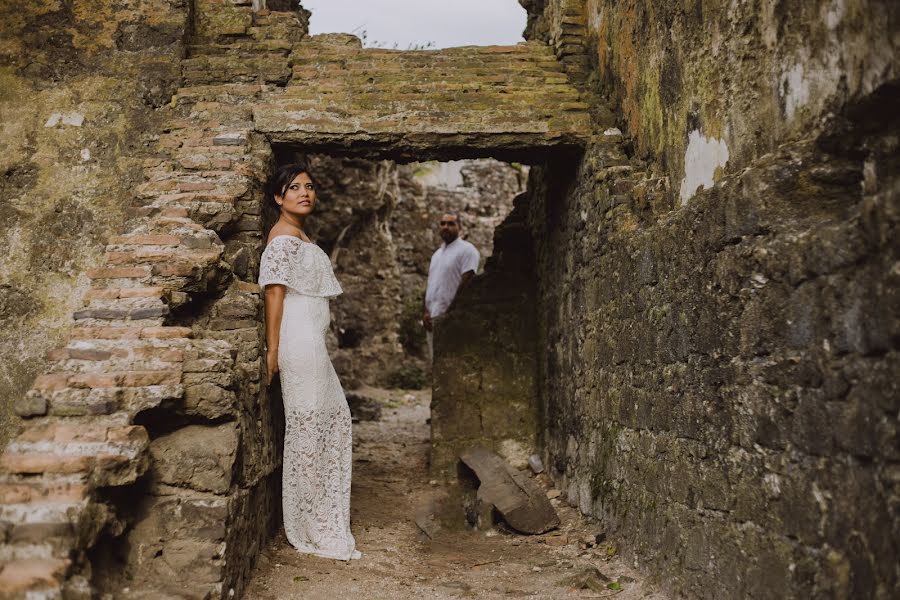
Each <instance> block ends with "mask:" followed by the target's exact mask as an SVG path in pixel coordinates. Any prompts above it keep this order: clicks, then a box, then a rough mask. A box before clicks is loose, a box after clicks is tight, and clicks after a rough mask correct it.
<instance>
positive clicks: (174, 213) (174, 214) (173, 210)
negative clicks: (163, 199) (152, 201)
mask: <svg viewBox="0 0 900 600" xmlns="http://www.w3.org/2000/svg"><path fill="white" fill-rule="evenodd" d="M159 214H160V216H163V217H169V218H186V217H187V216H188V209H186V208H183V207H181V206H170V207H169V208H164V209H162V210H161V211H160V212H159Z"/></svg>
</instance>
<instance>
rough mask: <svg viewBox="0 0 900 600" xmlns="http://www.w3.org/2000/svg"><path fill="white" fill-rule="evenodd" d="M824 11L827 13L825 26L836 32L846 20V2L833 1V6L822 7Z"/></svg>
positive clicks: (842, 0)
mask: <svg viewBox="0 0 900 600" xmlns="http://www.w3.org/2000/svg"><path fill="white" fill-rule="evenodd" d="M822 10H823V11H824V12H825V17H824V19H823V20H824V21H825V25H826V26H827V27H828V29H829V30H831V31H834V30H835V29H837V27H838V25H840V24H841V21H843V20H844V13H845V12H846V11H847V9H846V7H845V6H844V0H833V1H832V2H831V4H826V5H824V6H823V7H822Z"/></svg>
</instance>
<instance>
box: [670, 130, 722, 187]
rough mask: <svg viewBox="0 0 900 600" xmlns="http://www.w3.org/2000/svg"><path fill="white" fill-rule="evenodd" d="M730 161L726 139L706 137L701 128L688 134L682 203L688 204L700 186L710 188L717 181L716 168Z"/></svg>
mask: <svg viewBox="0 0 900 600" xmlns="http://www.w3.org/2000/svg"><path fill="white" fill-rule="evenodd" d="M727 162H728V145H727V144H726V143H725V140H717V139H715V138H708V137H704V136H703V135H702V134H701V133H700V131H699V130H696V129H695V130H694V131H692V132H691V133H690V135H688V147H687V151H686V152H685V153H684V179H682V180H681V192H680V194H679V195H680V197H681V204H682V205H684V204H687V201H688V200H690V199H691V198H692V197H693V195H694V194H695V193H697V188H698V187H701V186H702V187H703V188H704V189H705V188H710V187H712V186H713V184H714V183H715V181H714V180H713V177H714V176H715V174H716V169H718V168H719V167H724V166H725V163H727Z"/></svg>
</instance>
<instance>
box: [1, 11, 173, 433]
mask: <svg viewBox="0 0 900 600" xmlns="http://www.w3.org/2000/svg"><path fill="white" fill-rule="evenodd" d="M187 19H188V6H187V3H186V2H184V1H176V0H151V1H149V2H142V3H140V4H139V5H138V4H134V3H127V4H124V5H123V4H122V3H121V2H112V1H107V0H100V1H95V2H86V1H82V0H76V1H74V2H56V3H53V2H51V3H47V2H38V3H20V2H3V3H2V5H0V40H2V41H0V88H2V90H3V92H2V93H0V146H2V147H3V152H2V156H0V238H2V242H0V244H2V246H3V247H4V248H5V249H6V250H5V251H4V255H3V257H2V259H0V281H2V283H0V364H2V365H3V369H2V373H3V375H2V377H0V395H2V396H3V397H4V398H6V399H8V400H10V401H11V400H13V399H15V398H20V397H22V395H23V394H24V393H25V391H26V389H27V388H28V386H29V385H30V384H31V381H32V380H33V379H34V377H35V376H36V375H37V374H38V373H39V372H41V371H42V370H43V369H44V368H45V367H46V364H47V363H46V360H45V357H44V355H45V353H46V352H47V351H48V350H50V349H51V348H53V347H54V345H56V344H58V343H59V342H60V340H61V338H62V336H63V334H64V333H65V331H66V329H67V328H68V325H69V315H70V314H71V312H72V310H74V309H75V308H76V306H77V302H78V300H80V298H81V294H82V293H83V292H84V289H85V287H86V285H87V278H86V277H84V275H83V274H84V272H85V271H86V270H87V269H88V268H90V267H93V266H95V265H96V264H98V262H99V260H100V257H101V255H102V251H103V245H104V243H105V241H106V239H107V237H108V236H109V235H111V234H112V233H114V232H115V227H116V225H117V224H119V223H120V222H121V221H122V220H123V218H124V215H125V211H126V210H127V208H128V204H129V202H128V200H129V198H130V196H131V195H132V194H133V193H134V188H135V187H136V186H137V184H139V183H140V182H141V180H142V173H141V166H142V164H141V160H142V158H143V157H145V156H147V154H148V151H149V148H148V146H149V145H150V143H151V142H152V132H153V131H154V129H155V124H156V123H157V122H158V117H157V115H156V109H158V108H159V107H160V106H162V105H164V104H166V103H168V102H169V101H170V99H171V98H172V95H173V94H174V92H175V89H176V88H177V85H178V80H179V78H180V75H181V73H180V68H179V60H180V58H181V55H182V52H183V40H182V38H183V35H184V32H185V27H186V22H187ZM10 406H11V402H3V403H2V406H0V443H4V442H5V441H6V440H7V439H8V436H9V429H8V417H9V413H8V410H9V407H10Z"/></svg>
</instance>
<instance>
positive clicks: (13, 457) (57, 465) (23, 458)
mask: <svg viewBox="0 0 900 600" xmlns="http://www.w3.org/2000/svg"><path fill="white" fill-rule="evenodd" d="M93 463H94V457H92V456H66V455H61V454H48V453H39V452H34V453H29V454H11V453H9V452H6V453H4V454H3V456H0V468H3V469H5V470H7V471H9V472H11V473H84V472H87V471H90V469H91V467H92V466H93Z"/></svg>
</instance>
